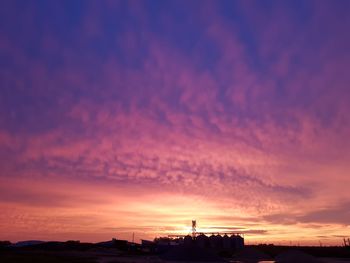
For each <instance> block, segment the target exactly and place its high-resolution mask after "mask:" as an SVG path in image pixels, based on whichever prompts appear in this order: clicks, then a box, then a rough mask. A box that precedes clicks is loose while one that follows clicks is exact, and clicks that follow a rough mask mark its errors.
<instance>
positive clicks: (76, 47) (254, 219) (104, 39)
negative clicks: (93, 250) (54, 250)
mask: <svg viewBox="0 0 350 263" xmlns="http://www.w3.org/2000/svg"><path fill="white" fill-rule="evenodd" d="M349 12H350V2H349V1H342V0H335V1H323V0H320V1H132V0H130V1H1V3H0V58H1V59H0V68H1V71H0V74H1V75H0V81H1V82H0V84H1V86H0V167H1V169H0V208H1V211H2V213H1V214H0V240H1V239H9V240H11V241H16V240H23V239H45V240H66V239H80V240H88V241H98V240H105V239H110V238H111V237H113V236H117V237H120V238H127V239H130V238H131V233H132V232H136V235H137V237H138V238H153V237H154V236H156V235H166V234H168V233H173V232H184V233H187V232H186V231H188V226H189V225H190V221H191V219H192V218H195V219H197V220H198V225H199V227H200V228H201V227H202V229H212V228H215V227H219V228H218V229H220V228H222V227H223V228H227V229H231V228H232V227H234V228H235V229H236V228H237V229H240V230H241V231H242V232H244V233H246V234H247V235H246V240H247V241H248V242H266V243H272V242H275V243H288V244H289V241H290V240H292V242H300V243H303V242H304V243H305V244H318V242H319V241H320V240H321V241H322V242H323V243H324V244H340V242H341V241H342V236H344V235H345V236H349V235H350V225H349V224H350V223H349V222H350V191H349V190H348V188H349V185H350V177H349V173H350V139H349V138H350V115H349V113H350V90H349V83H350V74H349V68H350V34H349V33H348V32H350V16H349Z"/></svg>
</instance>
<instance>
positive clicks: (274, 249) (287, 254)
mask: <svg viewBox="0 0 350 263" xmlns="http://www.w3.org/2000/svg"><path fill="white" fill-rule="evenodd" d="M0 262H1V263H7V262H15V263H16V262H18V263H21V262H23V263H27V262H33V263H34V262H35V263H44V262H45V263H58V262H68V263H82V262H87V263H90V262H91V263H141V262H149V263H151V262H154V263H162V262H231V263H236V262H242V263H244V262H247V263H252V262H265V263H267V262H270V263H272V262H281V263H282V262H285V263H287V262H296V263H303V262H307V263H313V262H314V263H316V262H319V263H322V262H330V263H340V262H350V250H348V249H345V248H343V247H282V246H247V247H246V248H245V249H244V250H243V251H240V252H239V253H236V254H234V255H227V254H226V255H221V256H218V255H216V254H213V253H210V252H209V251H207V250H201V249H198V248H196V249H194V248H176V249H174V250H170V251H168V252H166V253H164V254H161V255H154V254H147V253H144V252H140V251H120V250H118V249H115V248H98V247H97V248H96V247H85V248H84V249H81V248H79V249H75V248H73V249H69V248H68V249H67V248H65V247H63V248H61V249H43V248H42V247H37V248H30V249H29V248H12V249H5V250H0Z"/></svg>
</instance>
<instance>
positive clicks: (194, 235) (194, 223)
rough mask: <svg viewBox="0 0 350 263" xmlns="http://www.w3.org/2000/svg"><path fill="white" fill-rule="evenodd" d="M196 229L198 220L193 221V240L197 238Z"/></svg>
mask: <svg viewBox="0 0 350 263" xmlns="http://www.w3.org/2000/svg"><path fill="white" fill-rule="evenodd" d="M196 227H197V222H196V220H192V237H193V238H196V232H197V230H196Z"/></svg>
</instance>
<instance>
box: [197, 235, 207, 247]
mask: <svg viewBox="0 0 350 263" xmlns="http://www.w3.org/2000/svg"><path fill="white" fill-rule="evenodd" d="M196 244H197V246H198V247H200V248H206V247H209V245H210V244H209V238H208V237H207V236H206V235H204V234H200V235H199V236H197V237H196Z"/></svg>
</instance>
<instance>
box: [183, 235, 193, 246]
mask: <svg viewBox="0 0 350 263" xmlns="http://www.w3.org/2000/svg"><path fill="white" fill-rule="evenodd" d="M192 241H193V240H192V237H191V236H190V235H187V236H185V237H184V245H185V246H191V245H192Z"/></svg>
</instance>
